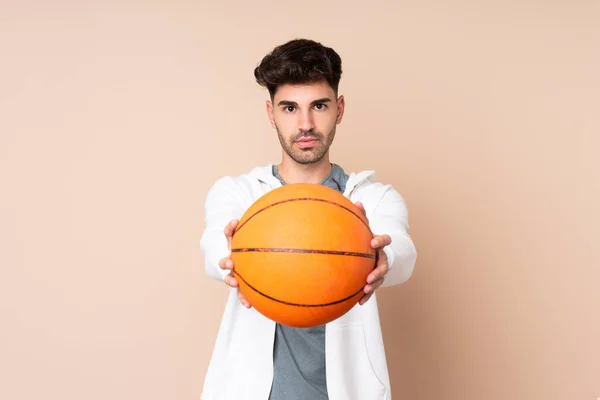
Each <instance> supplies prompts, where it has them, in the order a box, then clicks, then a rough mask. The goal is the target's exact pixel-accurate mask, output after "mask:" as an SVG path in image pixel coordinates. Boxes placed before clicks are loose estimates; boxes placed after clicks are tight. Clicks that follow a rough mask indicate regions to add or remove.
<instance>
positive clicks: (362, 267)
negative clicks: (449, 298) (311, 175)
mask: <svg viewBox="0 0 600 400" xmlns="http://www.w3.org/2000/svg"><path fill="white" fill-rule="evenodd" d="M372 238H373V234H372V233H371V230H370V229H369V225H368V221H367V219H366V218H365V217H364V215H363V214H362V212H361V211H360V210H359V209H358V208H357V207H356V206H355V205H354V204H353V203H352V202H351V201H350V200H349V199H348V198H346V197H345V196H343V195H342V194H340V193H339V192H337V191H335V190H333V189H330V188H328V187H326V186H323V185H320V184H309V183H299V184H287V185H284V186H282V187H280V188H277V189H274V190H272V191H270V192H268V193H267V194H265V195H264V196H262V197H261V198H259V199H258V200H257V201H256V202H255V203H254V204H253V205H252V206H251V207H250V208H249V209H248V210H247V211H246V213H244V215H243V216H242V218H241V219H240V221H239V223H238V226H237V228H236V230H235V232H234V234H233V238H232V243H231V259H232V260H233V263H234V276H235V277H236V279H237V281H238V283H239V289H240V291H241V292H242V293H243V294H244V295H245V296H246V298H247V299H248V301H249V302H250V304H252V306H253V307H255V308H256V310H257V311H258V312H260V313H261V314H263V315H264V316H266V317H268V318H270V319H271V320H273V321H276V322H279V323H281V324H284V325H288V326H293V327H312V326H316V325H320V324H325V323H327V322H330V321H332V320H334V319H336V318H339V317H340V316H342V315H343V314H345V313H346V312H348V311H349V310H350V309H351V308H352V307H353V306H354V305H355V304H356V303H357V302H358V300H359V299H360V298H361V297H362V295H363V294H364V292H363V289H364V286H365V285H366V283H367V276H368V275H369V273H370V272H371V271H372V270H373V268H374V267H375V250H374V249H373V248H371V245H370V242H371V239H372Z"/></svg>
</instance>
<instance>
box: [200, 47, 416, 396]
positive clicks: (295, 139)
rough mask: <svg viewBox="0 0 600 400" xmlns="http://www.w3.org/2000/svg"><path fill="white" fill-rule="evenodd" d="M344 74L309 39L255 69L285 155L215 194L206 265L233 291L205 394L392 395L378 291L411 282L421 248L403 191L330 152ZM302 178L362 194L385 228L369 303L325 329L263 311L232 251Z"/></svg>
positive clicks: (356, 197)
mask: <svg viewBox="0 0 600 400" xmlns="http://www.w3.org/2000/svg"><path fill="white" fill-rule="evenodd" d="M341 73H342V68H341V59H340V57H339V55H338V54H337V53H336V52H335V51H334V50H333V49H331V48H328V47H325V46H323V45H321V44H320V43H318V42H314V41H311V40H305V39H298V40H292V41H290V42H288V43H285V44H283V45H281V46H278V47H276V48H275V49H274V50H273V51H272V52H271V53H269V54H268V55H266V56H265V57H264V58H263V60H262V62H261V63H260V65H259V66H258V67H256V69H255V71H254V75H255V78H256V80H257V82H258V83H259V84H260V85H261V86H264V87H266V88H267V89H268V91H269V94H270V100H268V101H267V102H266V108H267V115H268V117H269V120H270V122H271V125H272V127H273V128H274V129H275V130H276V131H277V134H278V137H279V141H280V143H281V147H282V159H281V163H280V164H278V165H266V166H259V167H255V168H254V169H252V170H250V171H249V172H247V173H244V174H242V175H240V176H236V177H224V178H221V179H219V180H218V181H217V182H216V183H215V184H214V185H213V187H212V188H211V189H210V191H209V193H208V195H207V199H206V204H205V214H206V217H205V218H206V219H205V222H206V227H205V230H204V233H203V236H202V239H201V250H202V252H203V254H204V256H205V269H206V273H207V274H208V275H209V276H210V277H212V278H214V279H217V280H219V281H224V282H225V283H226V284H227V285H228V286H229V287H230V293H229V298H228V301H227V304H226V307H225V311H224V315H223V319H222V322H221V326H220V328H219V333H218V336H217V340H216V343H215V347H214V350H213V355H212V358H211V362H210V365H209V367H208V372H207V374H206V379H205V384H204V389H203V393H202V399H205V400H213V399H214V400H229V399H231V400H242V399H252V400H268V399H269V400H296V399H298V400H305V399H307V400H321V399H329V400H354V399H356V400H371V399H373V400H374V399H391V392H390V380H389V376H388V370H387V362H386V357H385V350H384V346H383V340H382V334H381V327H380V324H379V314H378V308H377V302H376V297H375V296H374V290H375V289H377V288H378V287H380V286H382V285H385V286H389V285H395V284H400V283H402V282H405V281H406V280H407V279H408V278H409V277H410V276H411V274H412V271H413V268H414V264H415V261H416V250H415V247H414V245H413V242H412V240H411V238H410V236H409V234H408V232H407V231H408V215H407V209H406V206H405V203H404V200H403V198H402V197H401V195H400V194H399V193H398V192H397V191H396V190H395V189H394V188H393V187H391V186H390V185H383V184H381V183H378V182H375V181H373V180H372V177H373V172H372V171H364V172H361V173H349V174H348V173H346V172H345V171H344V170H343V168H341V167H340V166H339V165H337V164H334V163H331V161H330V159H329V148H330V146H331V144H332V142H333V139H334V137H335V133H336V126H337V125H338V124H339V123H340V122H341V121H342V117H343V114H344V105H345V101H344V97H343V96H338V86H339V81H340V77H341ZM299 182H306V183H320V184H323V185H327V186H329V187H331V188H333V189H335V190H338V191H339V192H341V193H343V194H344V195H345V196H346V197H348V198H349V199H351V200H352V201H353V202H355V204H357V206H358V207H359V208H360V209H361V211H362V212H363V213H365V215H366V217H367V218H368V220H369V225H370V227H371V230H372V231H373V232H374V234H375V236H374V238H373V241H372V243H371V245H372V247H373V248H375V249H377V265H376V268H375V269H374V270H373V271H372V273H371V274H370V275H369V277H368V278H367V281H366V282H365V287H364V295H363V297H362V298H361V299H360V301H359V304H357V305H356V306H355V307H354V308H352V309H351V310H350V311H349V312H348V313H346V314H345V315H343V316H342V317H340V318H338V319H336V320H335V321H332V322H330V323H328V324H326V325H323V326H319V327H315V328H291V327H287V326H283V325H280V324H277V323H275V322H273V321H271V320H269V319H267V318H266V317H264V316H262V315H261V314H260V313H258V312H257V311H255V309H254V308H252V305H251V304H250V303H249V302H248V300H247V299H246V298H245V297H244V296H243V295H242V294H241V293H240V292H239V290H238V282H237V281H236V279H235V277H234V274H232V272H233V271H235V265H233V262H232V260H231V259H230V258H229V252H230V245H231V237H232V234H233V232H234V230H235V227H236V224H237V222H238V220H239V219H240V218H241V216H242V215H243V214H244V212H245V211H246V210H247V209H248V208H249V207H250V206H251V205H252V203H253V202H254V201H256V200H257V199H258V198H259V197H261V196H262V195H264V194H265V193H267V192H269V191H270V190H272V189H275V188H277V187H280V186H281V185H284V184H287V183H299Z"/></svg>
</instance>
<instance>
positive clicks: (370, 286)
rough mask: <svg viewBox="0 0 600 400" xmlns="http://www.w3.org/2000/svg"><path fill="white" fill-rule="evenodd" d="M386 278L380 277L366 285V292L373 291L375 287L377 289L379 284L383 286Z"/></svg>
mask: <svg viewBox="0 0 600 400" xmlns="http://www.w3.org/2000/svg"><path fill="white" fill-rule="evenodd" d="M384 279H385V278H379V279H377V280H376V281H375V282H373V283H369V284H367V285H365V289H364V291H365V294H369V293H373V292H374V291H375V289H377V288H378V287H379V286H381V285H382V284H383V280H384Z"/></svg>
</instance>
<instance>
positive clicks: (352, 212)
mask: <svg viewBox="0 0 600 400" xmlns="http://www.w3.org/2000/svg"><path fill="white" fill-rule="evenodd" d="M292 201H320V202H322V203H327V204H331V205H334V206H338V207H340V208H343V209H344V210H346V211H348V212H349V213H351V214H352V215H354V216H355V217H356V218H358V219H360V222H362V223H363V225H365V226H366V227H367V228H369V224H367V223H366V222H365V221H363V219H362V218H361V217H360V216H359V215H358V214H357V213H355V212H354V211H352V210H351V209H349V208H348V207H346V206H343V205H341V204H338V203H336V202H335V201H330V200H325V199H319V198H317V197H297V198H294V199H287V200H281V201H278V202H275V203H273V204H269V205H268V206H266V207H263V208H261V209H260V210H258V211H257V212H255V213H254V214H252V215H251V216H249V217H248V219H247V220H245V221H244V222H243V223H242V224H241V225H239V226H238V227H237V228H236V230H235V231H234V233H237V232H238V231H239V230H240V229H242V226H244V225H246V224H247V223H248V221H250V220H251V219H252V218H254V217H256V215H258V214H260V213H261V212H263V211H265V210H266V209H268V208H271V207H275V206H277V205H279V204H285V203H290V202H292Z"/></svg>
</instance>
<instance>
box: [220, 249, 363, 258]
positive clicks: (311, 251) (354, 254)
mask: <svg viewBox="0 0 600 400" xmlns="http://www.w3.org/2000/svg"><path fill="white" fill-rule="evenodd" d="M231 252H232V253H304V254H327V255H334V256H347V257H362V258H372V259H375V255H374V254H369V253H357V252H353V251H336V250H317V249H290V248H280V247H243V248H234V249H231Z"/></svg>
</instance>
